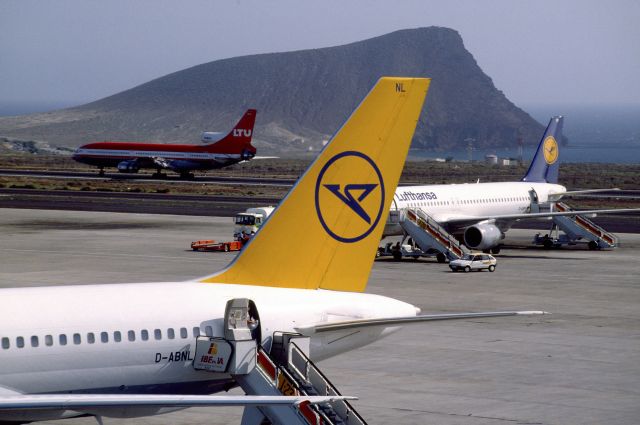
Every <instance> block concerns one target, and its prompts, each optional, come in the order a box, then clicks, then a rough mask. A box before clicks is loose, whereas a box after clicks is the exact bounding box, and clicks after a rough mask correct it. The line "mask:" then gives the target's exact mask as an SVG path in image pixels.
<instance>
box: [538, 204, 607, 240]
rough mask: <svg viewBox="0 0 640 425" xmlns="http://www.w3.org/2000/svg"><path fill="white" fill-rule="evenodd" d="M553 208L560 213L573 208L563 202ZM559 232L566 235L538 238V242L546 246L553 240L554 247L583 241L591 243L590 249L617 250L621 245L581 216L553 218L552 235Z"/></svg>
mask: <svg viewBox="0 0 640 425" xmlns="http://www.w3.org/2000/svg"><path fill="white" fill-rule="evenodd" d="M552 208H553V209H555V210H556V211H559V212H565V211H572V209H571V207H569V205H567V204H565V203H563V202H556V203H555V204H553V207H552ZM558 230H562V231H563V232H564V235H558V236H557V237H554V238H551V239H549V238H546V237H545V238H540V237H538V238H537V239H538V240H539V241H538V242H540V241H542V242H541V243H542V244H543V245H545V242H546V241H547V240H552V242H551V244H552V245H562V244H575V243H576V241H580V240H582V241H587V242H588V243H589V248H590V249H602V248H615V247H616V246H618V244H619V240H618V237H617V236H616V235H614V234H613V233H609V232H607V231H606V230H605V229H603V228H602V227H600V226H598V225H597V224H595V223H594V222H593V221H591V220H589V219H588V218H586V217H584V216H581V215H569V216H553V226H552V228H551V233H550V234H552V235H553V233H554V231H555V233H556V234H557V233H558ZM547 243H548V242H547ZM545 246H547V245H545Z"/></svg>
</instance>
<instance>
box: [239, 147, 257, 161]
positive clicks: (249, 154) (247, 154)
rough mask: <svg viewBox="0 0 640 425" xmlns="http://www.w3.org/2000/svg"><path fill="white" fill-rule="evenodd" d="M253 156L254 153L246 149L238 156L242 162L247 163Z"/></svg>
mask: <svg viewBox="0 0 640 425" xmlns="http://www.w3.org/2000/svg"><path fill="white" fill-rule="evenodd" d="M254 156H256V154H255V152H251V151H250V150H248V149H245V150H243V151H242V154H241V155H240V157H241V158H242V160H243V161H249V160H250V159H251V158H253V157H254Z"/></svg>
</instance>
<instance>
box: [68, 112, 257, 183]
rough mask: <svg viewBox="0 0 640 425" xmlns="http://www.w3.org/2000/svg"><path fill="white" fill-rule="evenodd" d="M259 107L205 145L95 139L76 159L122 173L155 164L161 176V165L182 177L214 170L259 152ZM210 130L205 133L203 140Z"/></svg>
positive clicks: (78, 152)
mask: <svg viewBox="0 0 640 425" xmlns="http://www.w3.org/2000/svg"><path fill="white" fill-rule="evenodd" d="M255 120H256V110H255V109H248V110H247V112H245V113H244V115H243V116H242V118H241V119H240V121H239V122H238V124H236V126H235V127H234V128H233V129H232V130H231V131H230V132H229V134H227V135H226V136H225V137H223V138H222V139H220V140H218V141H216V142H215V143H210V144H206V145H188V144H163V143H134V142H95V143H89V144H87V145H83V146H80V147H79V148H78V149H76V151H75V152H74V154H73V159H75V160H76V161H78V162H82V163H85V164H89V165H94V166H97V167H99V168H100V175H103V174H104V167H116V168H117V169H118V171H120V172H122V173H137V172H138V170H140V169H141V168H155V169H156V170H157V173H156V174H155V175H154V176H156V177H157V176H160V171H161V170H162V169H168V170H171V171H175V172H176V173H180V176H181V177H183V178H192V177H193V174H192V173H191V171H193V170H212V169H214V168H222V167H226V166H228V165H233V164H236V163H238V162H241V161H249V160H250V159H252V158H253V157H254V156H255V155H256V148H255V147H254V146H252V145H251V136H252V135H253V125H254V123H255ZM209 134H210V133H204V135H205V136H207V137H203V139H202V140H203V141H207V140H208V139H209V137H208V136H209Z"/></svg>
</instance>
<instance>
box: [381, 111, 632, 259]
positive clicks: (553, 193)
mask: <svg viewBox="0 0 640 425" xmlns="http://www.w3.org/2000/svg"><path fill="white" fill-rule="evenodd" d="M562 124H563V117H562V116H557V117H553V118H551V121H550V122H549V125H548V126H547V129H546V131H545V132H544V135H543V136H542V140H541V141H540V144H539V145H538V149H537V151H536V154H535V156H534V157H533V161H532V162H531V165H530V166H529V170H528V171H527V173H526V174H525V176H524V177H523V178H522V180H521V181H517V182H502V183H472V184H467V183H465V184H448V185H442V184H438V185H425V186H400V187H398V188H397V189H396V191H395V194H394V197H393V203H392V206H391V209H392V210H401V209H403V208H420V209H422V210H423V211H424V212H426V213H427V214H429V215H430V216H431V217H432V218H433V219H434V220H435V221H436V222H437V223H438V224H440V225H441V226H444V227H445V229H446V230H447V231H448V232H449V233H451V234H453V235H455V236H457V237H459V238H460V239H462V240H464V243H465V245H467V246H468V247H469V248H471V249H477V250H489V249H491V250H492V252H493V253H498V252H499V250H500V248H499V243H500V241H501V240H502V239H504V234H505V232H506V231H507V230H509V229H510V228H511V226H512V225H513V224H514V223H515V222H516V221H518V220H521V219H525V218H529V219H530V218H547V217H551V216H554V215H555V216H557V215H576V212H575V211H573V212H572V211H567V212H557V211H550V210H547V211H542V210H541V208H540V205H541V204H548V203H550V202H555V201H558V200H560V198H562V197H563V196H567V195H577V194H581V193H586V192H597V191H599V190H600V189H596V190H585V191H567V189H566V188H565V187H564V186H562V185H559V184H558V167H559V164H560V161H559V158H558V155H559V147H558V141H559V140H561V138H562ZM603 190H607V189H603ZM634 210H635V209H614V210H586V211H580V214H596V213H620V212H627V211H634ZM402 233H403V231H402V228H401V227H400V225H399V224H397V223H388V225H387V227H386V229H385V231H384V235H385V236H389V235H400V234H402Z"/></svg>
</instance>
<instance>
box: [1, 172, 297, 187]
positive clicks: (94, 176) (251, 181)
mask: <svg viewBox="0 0 640 425" xmlns="http://www.w3.org/2000/svg"><path fill="white" fill-rule="evenodd" d="M0 176H13V177H42V178H49V179H50V178H54V179H74V180H132V181H137V182H153V183H157V182H158V181H161V182H162V183H187V184H189V183H191V184H203V183H215V184H228V185H239V184H242V185H245V186H282V187H290V186H293V184H294V183H295V182H296V180H295V179H294V180H291V179H275V178H267V177H227V176H197V177H196V178H194V179H193V180H188V179H182V178H180V176H179V175H178V174H175V173H171V172H168V173H167V175H166V177H163V178H161V179H158V178H153V177H151V174H147V173H140V174H122V173H105V174H104V175H103V176H100V175H99V174H98V172H97V171H96V172H94V173H87V172H81V171H49V170H47V171H44V170H16V169H0Z"/></svg>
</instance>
